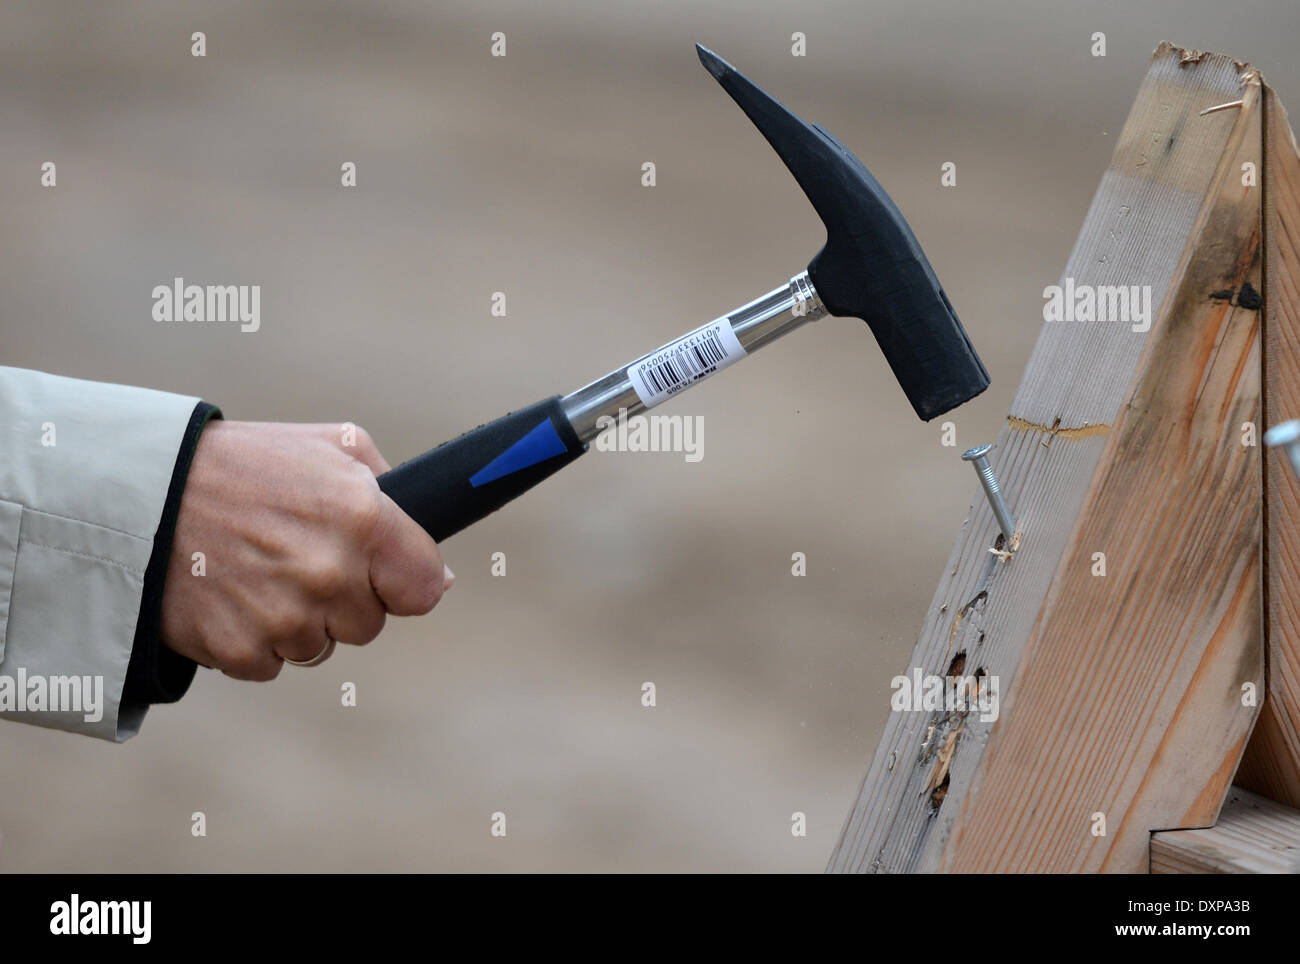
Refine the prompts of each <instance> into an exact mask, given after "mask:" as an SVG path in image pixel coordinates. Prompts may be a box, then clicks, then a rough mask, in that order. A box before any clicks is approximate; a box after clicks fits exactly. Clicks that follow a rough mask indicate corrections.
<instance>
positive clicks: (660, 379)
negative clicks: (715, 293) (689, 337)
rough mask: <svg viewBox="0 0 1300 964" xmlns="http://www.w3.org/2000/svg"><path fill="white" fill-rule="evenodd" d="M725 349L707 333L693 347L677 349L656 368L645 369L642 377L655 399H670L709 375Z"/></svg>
mask: <svg viewBox="0 0 1300 964" xmlns="http://www.w3.org/2000/svg"><path fill="white" fill-rule="evenodd" d="M726 357H727V352H726V349H724V348H723V347H722V343H721V342H719V341H718V339H717V337H716V336H715V335H714V334H713V333H712V332H710V333H709V334H706V335H705V336H704V337H703V338H702V339H701V340H700V341H698V342H697V343H695V344H693V345H681V346H679V347H678V348H677V350H676V351H674V352H672V353H671V354H670V355H669V356H668V357H667V358H665V359H664V360H663V361H661V362H659V363H658V364H651V365H649V366H648V367H647V368H646V370H645V371H644V372H642V373H641V374H642V376H643V377H644V378H645V380H646V383H647V384H648V385H649V386H650V387H651V388H653V389H654V390H655V394H656V395H671V394H672V393H673V392H675V391H677V390H678V389H681V388H685V387H686V386H687V385H689V384H690V383H691V382H693V381H695V380H696V379H699V378H703V377H704V376H705V375H711V374H713V372H714V371H715V370H716V369H717V367H718V363H719V362H721V361H725V360H726Z"/></svg>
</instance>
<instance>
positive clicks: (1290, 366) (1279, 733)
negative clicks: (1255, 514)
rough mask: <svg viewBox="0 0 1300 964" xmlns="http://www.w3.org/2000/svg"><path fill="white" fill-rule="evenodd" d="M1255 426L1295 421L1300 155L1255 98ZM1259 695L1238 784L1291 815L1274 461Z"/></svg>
mask: <svg viewBox="0 0 1300 964" xmlns="http://www.w3.org/2000/svg"><path fill="white" fill-rule="evenodd" d="M1264 119H1265V123H1264V165H1263V168H1264V212H1265V213H1264V239H1265V252H1266V254H1265V263H1264V332H1265V339H1264V344H1265V355H1264V357H1265V364H1264V385H1265V387H1264V418H1265V424H1267V425H1272V424H1273V423H1275V422H1283V421H1286V420H1287V419H1292V418H1300V150H1297V148H1296V142H1295V135H1294V134H1293V133H1292V132H1291V125H1290V124H1289V123H1287V116H1286V110H1285V108H1283V107H1282V105H1281V103H1280V102H1279V101H1278V99H1277V95H1276V94H1275V93H1273V91H1272V90H1270V89H1269V88H1267V87H1265V91H1264ZM1265 492H1266V498H1267V510H1266V515H1265V520H1266V524H1265V528H1266V558H1267V560H1268V565H1267V572H1268V588H1267V598H1268V616H1267V632H1268V651H1267V678H1268V695H1267V698H1266V699H1265V701H1264V706H1263V709H1262V710H1261V712H1260V717H1259V722H1258V724H1256V726H1255V733H1254V735H1253V736H1252V737H1251V739H1250V744H1249V746H1248V747H1247V748H1246V756H1245V758H1244V759H1243V760H1242V762H1241V769H1240V770H1239V771H1238V773H1237V783H1238V784H1240V785H1241V786H1244V787H1248V788H1250V789H1252V790H1254V791H1256V792H1257V793H1262V794H1264V795H1266V796H1269V797H1272V798H1273V799H1275V800H1280V801H1282V802H1283V803H1286V804H1289V805H1290V806H1292V807H1300V591H1298V589H1300V481H1298V480H1297V479H1296V476H1295V473H1294V472H1292V470H1291V468H1290V466H1289V465H1287V464H1286V459H1285V457H1284V456H1283V455H1282V454H1281V452H1280V450H1279V451H1274V452H1271V453H1269V455H1268V459H1267V462H1266V463H1265Z"/></svg>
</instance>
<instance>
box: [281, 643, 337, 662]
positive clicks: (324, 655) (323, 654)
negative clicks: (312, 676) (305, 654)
mask: <svg viewBox="0 0 1300 964" xmlns="http://www.w3.org/2000/svg"><path fill="white" fill-rule="evenodd" d="M334 644H335V640H333V639H327V640H326V641H325V647H324V649H322V650H321V651H320V652H319V653H317V654H316V655H315V656H313V657H312V658H311V659H290V658H289V657H288V656H285V657H284V661H285V662H286V663H289V664H290V665H293V666H319V665H320V664H321V663H323V662H325V660H327V659H329V658H330V656H331V655H332V654H333V652H334Z"/></svg>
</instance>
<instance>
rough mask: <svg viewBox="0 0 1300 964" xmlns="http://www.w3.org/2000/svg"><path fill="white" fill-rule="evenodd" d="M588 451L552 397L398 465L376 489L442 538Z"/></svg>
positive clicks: (387, 473) (475, 520)
mask: <svg viewBox="0 0 1300 964" xmlns="http://www.w3.org/2000/svg"><path fill="white" fill-rule="evenodd" d="M585 451H587V446H586V445H585V444H584V443H583V442H581V441H579V439H578V436H577V434H576V433H575V432H574V431H573V426H572V425H570V424H569V419H568V418H567V417H566V416H565V414H564V410H563V408H561V407H560V396H558V395H556V396H555V397H554V398H548V399H547V400H546V401H544V402H538V403H537V404H536V405H532V406H529V407H528V408H523V409H520V410H519V411H517V412H511V413H510V414H509V415H506V416H503V417H502V418H499V419H497V420H496V421H495V422H489V423H488V424H487V425H480V426H479V427H478V428H476V429H474V430H473V431H470V432H466V433H465V434H464V435H462V436H460V437H459V438H455V439H452V440H451V441H450V442H444V443H443V444H442V445H439V446H438V447H437V448H436V449H431V450H430V451H428V452H425V453H424V454H423V455H417V456H416V457H415V458H413V459H411V460H410V461H409V462H403V463H402V464H401V465H399V466H397V468H395V469H393V470H391V471H389V472H385V473H384V474H383V475H381V476H380V477H379V488H380V489H382V490H383V491H384V492H386V493H387V494H388V496H389V497H390V498H391V499H392V500H393V501H394V502H396V503H397V504H398V505H399V506H400V507H401V509H402V511H403V512H405V513H406V514H407V515H409V516H410V517H411V518H412V519H414V520H415V521H416V522H418V523H419V524H420V525H421V526H423V527H424V529H425V531H427V532H428V533H429V535H431V536H433V538H434V539H435V540H436V541H438V542H441V541H442V540H443V539H446V538H447V537H448V536H451V535H454V534H455V533H457V532H459V531H460V530H461V529H464V528H465V527H466V526H468V525H470V524H472V523H474V522H477V521H478V520H479V519H482V518H483V517H484V516H486V515H489V514H491V513H493V512H495V511H496V510H497V509H499V508H501V507H502V506H503V505H505V504H506V503H507V502H509V501H510V500H511V499H513V498H515V497H516V496H518V495H521V494H522V493H524V492H526V491H528V490H529V489H531V488H532V487H533V486H535V485H536V484H537V483H538V482H541V481H542V479H545V478H546V477H547V476H550V475H554V474H555V473H556V472H558V471H559V470H560V469H562V468H564V467H565V466H566V465H568V464H569V463H570V462H572V461H573V460H574V459H576V458H577V457H578V456H579V455H581V454H582V453H583V452H585Z"/></svg>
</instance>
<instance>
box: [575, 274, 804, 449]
mask: <svg viewBox="0 0 1300 964" xmlns="http://www.w3.org/2000/svg"><path fill="white" fill-rule="evenodd" d="M826 313H827V312H826V308H825V306H824V305H823V304H822V302H821V298H819V297H818V296H817V290H816V289H815V288H814V287H813V283H812V281H811V280H810V279H809V277H808V272H807V271H803V272H800V273H799V274H797V275H795V276H794V277H793V278H791V279H790V281H789V283H788V284H784V285H782V286H781V287H779V288H775V289H773V290H772V291H769V292H768V293H767V294H765V295H763V296H762V297H761V298H756V299H754V300H753V301H751V302H750V303H749V304H747V305H742V306H741V307H739V308H737V309H736V310H735V311H731V312H728V313H727V314H726V315H723V316H722V317H721V318H718V319H716V321H723V320H725V321H726V322H728V323H729V324H730V325H731V330H732V332H733V333H734V334H735V336H736V339H737V341H739V342H740V345H741V347H742V348H744V349H745V354H746V355H748V354H749V353H750V352H754V351H757V350H758V349H759V348H762V347H763V346H764V345H767V344H769V343H771V342H774V341H776V340H777V339H778V338H780V337H781V336H782V335H785V334H788V333H789V332H791V331H794V330H795V329H796V328H798V327H800V326H801V325H804V324H806V323H808V322H810V321H816V320H817V319H818V318H821V317H823V316H825V315H826ZM669 344H672V343H671V342H669ZM663 347H666V346H663ZM660 350H661V349H660V348H656V349H655V351H652V352H649V353H647V354H645V355H642V356H641V357H640V358H637V359H636V360H635V361H632V362H630V363H628V364H626V365H623V366H622V367H620V368H617V369H615V370H614V371H612V372H610V373H609V374H608V375H606V376H605V377H604V378H598V379H596V381H594V382H592V383H590V384H589V385H585V386H583V387H582V388H580V389H578V390H577V391H576V392H571V393H570V394H568V395H565V396H564V398H563V399H561V400H560V404H561V406H563V408H564V414H565V415H566V416H568V419H569V422H570V423H571V424H572V425H573V430H574V431H575V432H577V433H578V438H580V439H582V441H584V442H590V441H591V440H592V439H594V438H595V437H596V436H597V435H598V434H600V425H599V423H600V420H601V417H602V416H609V417H611V418H616V417H617V416H618V414H619V411H620V410H623V411H625V412H626V413H627V414H628V415H635V414H636V413H637V412H641V411H643V410H644V409H645V407H646V406H645V405H644V404H643V403H642V401H641V398H640V396H638V395H637V392H636V389H635V388H634V387H633V385H632V381H631V379H630V378H629V377H628V369H630V368H634V367H636V366H637V365H639V364H641V363H642V362H644V361H645V360H646V359H648V358H650V357H651V356H653V355H654V354H655V353H656V352H658V351H660ZM687 387H689V386H687Z"/></svg>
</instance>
